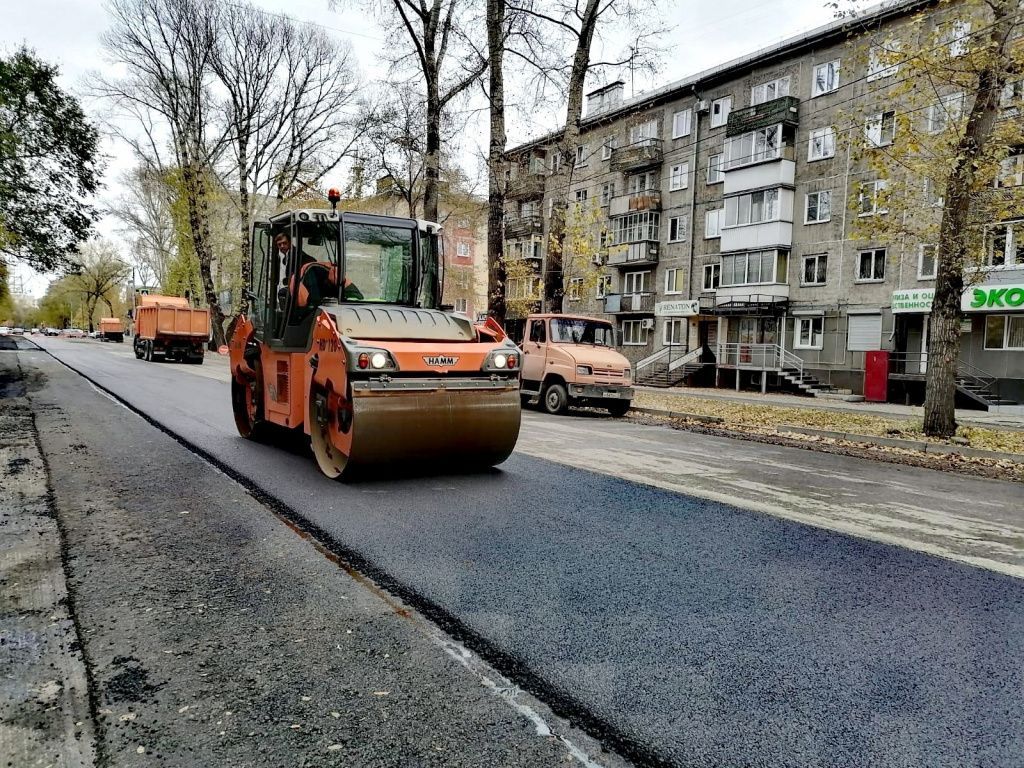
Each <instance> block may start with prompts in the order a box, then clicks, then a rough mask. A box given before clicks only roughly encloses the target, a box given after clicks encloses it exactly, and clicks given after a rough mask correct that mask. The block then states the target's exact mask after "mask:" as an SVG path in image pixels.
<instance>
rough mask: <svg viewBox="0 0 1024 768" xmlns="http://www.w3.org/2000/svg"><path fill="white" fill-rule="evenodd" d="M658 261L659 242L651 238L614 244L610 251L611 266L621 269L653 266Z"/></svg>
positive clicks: (609, 264)
mask: <svg viewBox="0 0 1024 768" xmlns="http://www.w3.org/2000/svg"><path fill="white" fill-rule="evenodd" d="M657 263H658V244H657V243H656V242H653V241H650V240H644V241H641V242H639V243H628V244H626V245H619V246H612V248H611V249H609V251H608V266H609V267H619V268H620V269H621V268H629V267H651V266H654V265H655V264H657ZM631 295H639V294H631Z"/></svg>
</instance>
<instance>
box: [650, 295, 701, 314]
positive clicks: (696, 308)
mask: <svg viewBox="0 0 1024 768" xmlns="http://www.w3.org/2000/svg"><path fill="white" fill-rule="evenodd" d="M699 314H700V302H699V301H697V300H695V299H694V300H687V301H659V302H658V303H657V304H655V305H654V315H655V317H693V316H694V315H699Z"/></svg>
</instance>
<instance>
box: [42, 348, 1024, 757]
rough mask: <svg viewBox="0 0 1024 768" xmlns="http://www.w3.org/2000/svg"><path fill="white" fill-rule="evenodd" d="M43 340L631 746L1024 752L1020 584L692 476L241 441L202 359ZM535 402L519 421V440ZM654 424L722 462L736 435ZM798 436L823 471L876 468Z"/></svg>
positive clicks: (789, 753) (603, 433) (562, 706)
mask: <svg viewBox="0 0 1024 768" xmlns="http://www.w3.org/2000/svg"><path fill="white" fill-rule="evenodd" d="M42 343H44V344H45V346H46V347H47V348H48V349H50V351H51V352H52V354H54V355H55V356H56V357H58V359H60V360H63V361H65V362H66V363H67V364H68V365H70V366H72V367H74V368H75V369H78V370H80V371H81V372H82V373H84V374H85V375H87V376H88V377H90V378H91V379H93V380H94V381H95V382H96V383H98V384H99V385H100V386H101V387H103V388H106V389H108V390H110V391H111V392H113V393H114V394H116V396H117V397H119V398H122V399H123V400H124V401H125V402H127V403H128V404H129V405H130V406H131V407H133V408H135V409H138V410H139V411H141V412H142V413H144V414H145V416H146V417H147V418H148V419H150V420H152V421H153V422H154V423H156V424H159V425H161V426H162V428H164V429H166V430H168V431H170V432H171V433H173V434H174V435H176V436H178V437H179V438H180V439H181V440H183V441H185V442H187V443H188V444H189V445H191V446H193V447H194V448H195V449H197V450H199V451H201V452H203V453H205V454H206V455H208V456H209V457H210V458H212V459H213V460H215V461H216V462H218V463H219V464H220V465H221V466H222V467H223V468H224V469H225V470H226V471H229V472H231V473H233V474H236V475H237V476H238V477H239V478H240V479H242V480H243V482H246V483H247V484H249V486H250V487H251V488H253V489H255V490H256V492H257V493H258V494H260V495H261V497H262V498H263V499H264V500H265V501H266V502H267V503H269V504H271V505H273V506H275V507H276V508H277V509H278V510H279V511H281V512H283V513H284V514H287V515H291V516H294V517H295V518H296V519H298V520H300V521H302V523H303V524H304V525H306V527H308V528H310V529H312V530H313V531H314V532H315V534H316V535H317V537H319V538H320V539H321V540H323V541H324V542H326V543H327V544H328V546H329V547H331V548H332V549H333V550H335V551H337V552H339V553H341V554H342V555H343V556H344V557H346V558H347V559H349V560H350V561H351V562H353V563H354V564H355V565H357V566H358V567H359V568H360V569H361V570H362V571H363V572H364V573H367V574H369V575H370V576H371V577H373V578H374V579H375V580H377V581H378V583H380V584H382V585H383V586H385V587H386V588H388V589H389V590H392V591H393V592H395V593H396V594H398V595H400V596H401V597H403V598H405V599H407V600H408V602H410V603H411V604H413V605H414V606H415V607H416V608H418V609H419V610H420V611H422V612H423V613H424V614H425V615H427V616H428V617H430V618H431V619H433V620H434V621H436V622H437V623H438V624H439V625H440V626H442V627H443V628H444V629H445V630H446V631H448V632H450V633H452V634H453V635H454V636H456V637H457V638H460V639H463V640H465V641H466V642H467V644H469V645H470V646H471V647H473V648H474V649H476V650H477V651H478V652H480V653H481V655H483V656H484V657H485V658H487V659H488V660H489V661H491V662H492V663H493V664H494V665H495V666H497V667H498V668H499V669H501V670H502V671H504V672H506V673H508V674H510V675H511V676H512V677H513V678H514V679H515V680H517V681H518V682H519V683H520V684H522V685H524V686H525V687H527V688H528V689H529V690H531V691H532V692H534V693H536V694H537V695H538V696H539V697H540V698H542V699H543V700H545V701H546V702H548V703H549V704H551V705H552V707H553V708H554V709H555V710H556V711H558V712H560V713H562V714H564V715H566V716H569V717H570V718H572V719H574V720H575V721H576V722H578V723H580V724H582V725H584V726H585V727H586V728H587V729H588V730H589V731H590V732H591V733H592V734H595V735H597V736H599V737H601V738H603V739H605V740H606V742H607V743H609V744H611V745H612V746H614V747H615V748H616V749H617V750H618V751H620V752H621V753H623V754H625V755H626V756H628V757H630V758H631V759H633V760H634V761H636V762H638V763H646V764H659V763H660V764H667V765H680V766H726V765H727V766H741V765H742V766H745V765H750V766H861V765H864V766H867V765H871V766H919V765H928V766H999V767H1000V768H1004V767H1008V766H1017V765H1024V665H1022V664H1021V659H1024V581H1021V580H1018V579H1015V578H1012V577H1011V576H1008V575H1006V574H1003V573H996V572H993V571H991V570H986V569H981V568H975V567H971V566H968V565H965V564H963V563H959V562H953V561H951V560H948V559H945V558H939V557H933V556H930V555H928V554H924V553H922V552H917V551H911V550H909V549H906V548H904V547H899V546H892V545H886V544H883V543H879V542H875V541H868V540H865V539H863V538H859V537H854V536H849V535H845V534H842V533H838V532H835V531H833V530H827V529H824V528H820V527H814V526H809V525H805V524H802V523H800V522H796V521H793V520H789V519H784V518H782V517H778V516H773V515H767V514H764V513H763V512H756V511H751V510H745V509H740V508H737V507H735V506H731V505H726V504H722V503H720V502H717V501H713V500H710V499H708V498H704V497H706V496H708V495H709V492H708V489H706V488H704V489H702V488H701V487H700V486H701V480H700V479H699V478H694V479H693V483H694V487H695V490H696V491H697V492H699V493H702V494H703V496H704V497H701V496H692V495H687V494H685V493H678V492H673V491H670V490H666V489H664V488H657V487H652V486H651V485H649V484H641V483H636V482H631V481H629V480H624V479H621V478H617V477H613V476H609V475H607V474H597V473H593V472H588V471H584V470H581V469H577V468H574V467H571V466H566V465H564V464H558V463H554V462H549V461H545V460H541V459H538V458H534V457H531V456H527V455H525V454H524V453H521V452H517V453H516V454H514V455H513V457H512V458H511V459H510V460H509V461H508V462H507V463H506V464H504V465H503V466H502V467H501V468H500V470H499V471H494V472H490V473H484V474H478V475H470V476H460V475H449V476H441V477H429V478H415V477H413V478H409V477H406V478H395V479H389V480H386V481H383V480H382V481H375V482H368V483H361V484H356V485H342V484H338V483H334V482H331V481H329V480H327V479H325V478H324V477H322V476H321V475H320V474H319V472H318V471H317V469H316V467H315V464H314V462H313V460H312V459H311V457H309V456H308V455H301V454H296V453H290V452H287V451H284V450H281V449H276V448H272V447H269V446H264V445H257V444H253V443H251V442H248V441H245V440H242V439H241V438H239V437H238V436H237V435H236V433H235V430H234V425H233V421H232V417H231V411H230V404H229V398H228V386H227V384H226V383H225V382H224V381H223V380H222V379H221V378H220V377H218V375H217V373H216V370H215V369H213V367H212V366H204V367H203V369H199V368H196V367H188V368H186V367H185V366H177V365H173V364H146V363H144V362H141V361H137V360H135V359H134V358H133V357H131V356H130V347H128V345H124V347H119V348H111V347H113V345H109V346H108V345H99V344H95V343H88V342H71V341H65V340H53V339H46V340H44V341H43V342H42ZM126 352H127V353H128V354H125V353H126ZM197 373H198V374H199V375H196V374H197ZM81 386H82V387H88V384H86V383H85V382H84V381H83V382H82V383H81ZM124 418H125V419H128V418H132V419H134V418H136V417H134V416H129V415H128V414H127V413H125V414H124ZM545 421H551V420H547V419H545V418H544V417H541V416H539V415H536V416H531V417H530V418H529V419H528V428H527V429H526V430H525V431H524V435H523V437H522V438H521V441H522V442H524V443H529V444H528V445H524V446H521V449H522V450H526V451H531V450H532V451H537V450H539V449H537V447H536V446H537V445H538V444H542V443H543V442H544V436H545V434H546V433H545V430H544V428H543V423H544V422H545ZM562 421H564V420H562ZM568 423H570V424H573V423H575V424H581V423H582V422H581V421H577V422H572V421H571V420H570V421H569V422H568ZM628 426H629V429H631V430H641V429H652V428H644V427H639V426H636V425H628ZM109 429H110V439H111V440H117V439H118V434H119V428H118V424H116V423H112V424H110V425H109ZM585 429H586V434H585V435H584V434H581V435H580V436H579V439H580V440H581V441H583V440H585V442H580V443H576V444H574V443H572V442H569V441H566V440H565V439H564V438H565V437H566V436H567V435H571V434H572V433H571V431H570V432H564V431H563V432H561V433H560V434H561V438H560V439H562V441H563V444H562V446H561V448H562V452H563V453H564V454H567V455H573V454H574V452H578V453H579V454H580V455H581V456H582V455H584V454H585V453H586V451H587V450H588V448H589V449H591V450H592V449H593V447H594V444H595V442H599V441H600V440H602V439H605V440H607V441H608V444H607V445H604V446H602V448H603V450H604V451H605V452H608V451H615V450H616V447H617V445H616V443H615V442H614V441H615V439H616V438H617V437H619V436H622V432H623V430H624V427H623V425H621V424H620V423H616V422H612V421H610V420H609V421H607V422H596V421H592V422H588V423H587V424H586V428H585ZM661 432H663V433H664V434H665V435H666V436H668V437H665V438H664V439H665V440H674V441H677V442H679V443H684V442H685V443H687V444H688V445H690V446H692V448H691V450H693V451H696V452H699V451H701V450H704V451H705V452H707V451H711V450H718V451H720V454H719V456H717V457H715V458H716V460H717V461H718V462H719V463H720V464H721V463H727V460H728V458H729V457H728V455H727V451H728V450H729V449H728V448H727V447H722V445H723V444H729V443H733V442H734V441H728V440H724V441H723V439H721V438H703V437H701V436H696V435H693V434H689V433H672V432H669V431H667V430H661ZM625 437H626V438H630V439H636V438H635V437H633V438H631V436H630V435H629V434H626V435H625ZM547 439H548V442H549V446H548V448H547V449H546V450H550V441H551V440H555V439H556V438H553V437H551V434H550V433H548V438H547ZM702 441H703V442H702ZM702 446H703V447H702ZM758 450H770V451H771V453H770V454H768V455H770V456H771V457H772V461H774V462H775V463H778V461H780V458H779V457H780V456H783V453H780V451H783V450H789V449H763V447H762V446H753V445H749V444H744V445H743V446H742V448H741V453H742V454H743V455H744V456H745V457H746V461H748V462H749V463H750V465H751V466H752V467H754V466H756V465H757V464H758V461H759V460H758V457H757V456H758V455H757V451H758ZM795 453H797V454H802V455H803V456H806V457H813V458H807V459H806V460H807V461H808V462H810V463H811V464H812V465H815V466H816V467H817V470H816V471H817V473H818V474H819V475H821V474H824V473H826V472H831V473H832V474H833V475H834V476H835V477H837V478H839V477H841V476H845V475H848V474H849V468H850V467H851V466H852V467H855V468H858V467H861V466H864V465H867V466H870V463H869V462H862V461H860V460H856V459H848V458H844V457H837V456H828V457H824V455H821V454H811V453H808V452H804V451H795ZM785 456H787V457H789V458H787V459H786V460H787V461H797V459H794V458H793V457H792V456H790V455H789V454H785ZM850 462H854V463H853V464H850ZM769 463H770V462H769ZM624 464H625V466H626V468H627V470H629V469H630V467H631V466H632V464H631V461H630V458H629V457H628V456H625V458H624ZM759 469H763V467H761V468H759ZM864 471H865V472H867V470H866V469H865V470H864ZM885 471H889V470H885ZM891 471H892V472H896V471H898V470H897V469H896V468H892V470H891ZM854 474H856V471H855V472H854ZM893 477H894V478H895V477H896V475H893ZM899 477H900V478H901V482H902V483H903V484H904V485H911V486H913V485H914V484H915V480H916V483H918V484H921V483H923V484H925V485H927V484H930V483H935V484H936V488H937V490H938V491H939V492H938V493H937V494H936V497H938V496H941V495H943V493H942V492H941V489H942V487H943V486H944V485H945V486H949V487H954V486H955V487H956V488H959V489H964V488H966V489H967V490H965V491H964V493H965V495H967V496H970V495H975V496H979V495H984V497H985V498H987V499H989V500H992V499H995V501H994V502H992V503H993V504H994V506H993V509H992V511H991V515H992V517H993V519H996V520H999V521H1002V522H1003V523H1005V524H1006V525H1012V526H1017V527H1018V528H1019V526H1020V520H1019V516H1020V515H1021V514H1022V512H1021V507H1022V506H1024V505H1022V504H1021V503H1020V502H1021V500H1022V499H1024V493H1021V492H1020V486H1013V485H1010V484H1006V483H998V482H990V481H977V480H972V479H970V478H963V477H956V478H953V479H949V478H951V477H952V476H945V475H941V474H940V473H934V472H929V471H927V470H913V471H911V470H907V471H905V472H904V473H903V474H901V475H899ZM669 482H671V484H673V485H674V487H676V488H677V489H685V488H686V487H687V483H688V482H689V479H688V478H685V477H678V476H677V477H674V478H670V480H663V483H669ZM776 485H777V486H779V485H780V483H776ZM879 486H880V487H879ZM884 490H885V487H884V484H881V485H880V484H879V483H877V482H874V483H873V484H872V487H871V488H869V489H868V488H865V493H867V494H868V495H870V494H872V493H874V494H878V493H882V492H884ZM780 492H781V491H780ZM791 494H792V495H793V496H794V497H799V495H800V493H799V490H798V489H797V488H795V487H794V488H792V489H791ZM1000 500H1002V501H1000ZM826 503H828V502H826V501H824V500H823V501H822V504H823V505H824V504H826ZM917 503H918V504H919V505H920V504H922V501H921V500H920V499H918V500H917ZM936 504H940V502H938V501H937V502H936ZM752 506H756V505H752ZM794 506H799V505H794ZM805 511H806V512H808V513H811V512H812V510H805ZM940 517H941V515H940ZM989 538H992V537H989ZM1009 549H1011V550H1013V549H1015V546H1010V547H1009Z"/></svg>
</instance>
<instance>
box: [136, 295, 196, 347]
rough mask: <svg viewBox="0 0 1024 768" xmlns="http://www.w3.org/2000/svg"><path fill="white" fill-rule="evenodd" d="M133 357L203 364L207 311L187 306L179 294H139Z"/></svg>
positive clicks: (186, 302)
mask: <svg viewBox="0 0 1024 768" xmlns="http://www.w3.org/2000/svg"><path fill="white" fill-rule="evenodd" d="M134 319H135V342H134V346H135V357H137V358H139V359H140V360H146V361H148V362H152V361H154V360H180V361H182V362H188V363H196V364H202V362H203V355H204V351H203V348H204V347H205V346H206V343H207V342H208V341H209V340H210V310H208V309H199V308H196V307H192V306H189V303H188V301H187V300H186V299H183V298H181V297H178V296H157V295H154V294H149V295H143V296H139V297H138V305H137V306H136V307H135V318H134Z"/></svg>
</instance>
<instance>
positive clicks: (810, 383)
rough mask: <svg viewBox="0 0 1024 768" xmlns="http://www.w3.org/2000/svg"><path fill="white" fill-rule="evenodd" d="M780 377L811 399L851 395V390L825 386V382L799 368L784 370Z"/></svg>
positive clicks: (780, 372)
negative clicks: (824, 396)
mask: <svg viewBox="0 0 1024 768" xmlns="http://www.w3.org/2000/svg"><path fill="white" fill-rule="evenodd" d="M779 376H780V377H782V379H783V380H785V381H788V382H789V383H790V384H792V385H793V386H794V387H796V388H797V389H799V390H800V391H801V392H803V393H804V394H807V395H810V396H811V397H820V396H823V395H849V394H850V393H851V390H849V389H840V388H838V387H833V386H832V385H831V384H825V383H824V382H822V381H819V380H818V379H816V378H814V376H811V374H809V373H805V372H803V371H802V370H800V369H798V368H783V369H782V370H781V371H779Z"/></svg>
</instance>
